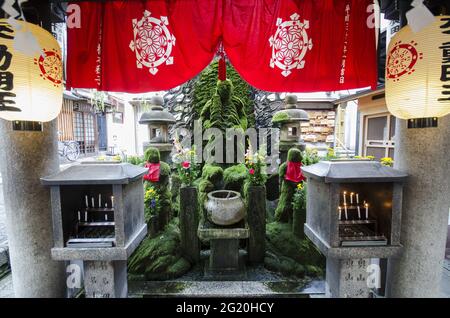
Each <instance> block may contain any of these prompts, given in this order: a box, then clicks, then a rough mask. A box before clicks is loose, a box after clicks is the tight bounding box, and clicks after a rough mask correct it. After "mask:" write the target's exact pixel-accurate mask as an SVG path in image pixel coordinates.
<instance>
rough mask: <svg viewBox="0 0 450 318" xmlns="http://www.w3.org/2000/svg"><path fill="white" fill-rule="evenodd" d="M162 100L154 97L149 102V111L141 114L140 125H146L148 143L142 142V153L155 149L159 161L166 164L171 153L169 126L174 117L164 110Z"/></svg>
mask: <svg viewBox="0 0 450 318" xmlns="http://www.w3.org/2000/svg"><path fill="white" fill-rule="evenodd" d="M163 105H164V99H163V98H162V97H161V96H154V97H152V99H151V100H150V111H149V112H146V113H144V114H142V116H141V119H140V120H139V123H140V124H143V125H148V134H149V141H148V142H144V152H145V150H147V148H149V147H154V148H157V149H158V150H159V152H160V154H161V160H162V161H165V162H168V161H169V159H170V153H171V151H172V143H171V142H170V140H169V125H171V124H174V123H175V122H176V120H175V117H174V116H173V115H172V114H171V113H169V112H168V111H165V110H164V107H163Z"/></svg>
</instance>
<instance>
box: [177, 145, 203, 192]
mask: <svg viewBox="0 0 450 318" xmlns="http://www.w3.org/2000/svg"><path fill="white" fill-rule="evenodd" d="M173 144H174V147H175V154H174V155H173V157H172V161H173V162H174V163H175V164H176V167H177V172H178V175H179V177H180V180H181V183H182V184H183V185H184V186H186V187H191V186H192V185H193V184H194V181H195V179H196V178H197V176H198V173H199V169H198V165H197V163H196V157H195V148H192V149H189V148H183V147H182V145H181V143H180V141H179V139H178V138H175V140H174V142H173Z"/></svg>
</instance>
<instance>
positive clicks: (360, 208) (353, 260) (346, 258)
mask: <svg viewBox="0 0 450 318" xmlns="http://www.w3.org/2000/svg"><path fill="white" fill-rule="evenodd" d="M303 173H304V174H305V176H306V177H307V178H308V193H307V216H306V224H305V234H306V235H307V236H308V237H309V239H311V241H312V242H313V243H314V244H315V245H316V246H317V247H318V248H319V249H320V251H321V252H322V253H323V254H324V255H325V256H326V258H327V270H326V281H327V284H326V293H327V296H328V297H369V296H370V295H372V294H373V293H376V294H383V293H384V289H385V284H386V279H385V278H384V275H383V273H384V272H385V268H381V269H380V271H377V268H379V267H377V266H379V264H381V265H382V267H384V265H383V264H385V260H387V259H389V258H391V257H395V256H397V255H399V253H400V252H401V250H402V246H401V244H400V221H401V210H402V193H403V182H404V181H405V180H406V178H407V175H406V174H404V173H402V172H400V171H397V170H394V169H392V168H389V167H385V166H382V165H381V164H380V163H379V162H375V161H366V160H360V161H358V160H335V161H324V162H320V163H318V164H315V165H312V166H308V167H304V168H303ZM373 265H375V266H373ZM379 273H380V274H381V275H380V276H376V275H378V274H379ZM378 282H380V284H378Z"/></svg>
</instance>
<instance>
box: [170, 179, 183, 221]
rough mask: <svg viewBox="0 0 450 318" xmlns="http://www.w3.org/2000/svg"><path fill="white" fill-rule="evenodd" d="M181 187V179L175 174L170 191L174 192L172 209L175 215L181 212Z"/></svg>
mask: <svg viewBox="0 0 450 318" xmlns="http://www.w3.org/2000/svg"><path fill="white" fill-rule="evenodd" d="M180 188H181V179H180V177H179V176H178V175H177V174H173V175H172V177H171V183H170V192H171V194H172V209H173V212H174V215H175V216H177V215H179V212H180Z"/></svg>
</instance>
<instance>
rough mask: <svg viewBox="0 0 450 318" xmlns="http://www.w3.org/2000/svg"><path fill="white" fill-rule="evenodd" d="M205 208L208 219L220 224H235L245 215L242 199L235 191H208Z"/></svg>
mask: <svg viewBox="0 0 450 318" xmlns="http://www.w3.org/2000/svg"><path fill="white" fill-rule="evenodd" d="M205 209H206V212H207V216H208V219H209V220H210V221H211V222H213V223H214V224H217V225H221V226H227V225H233V224H236V223H238V222H240V221H241V220H242V219H243V218H244V216H245V205H244V201H243V200H242V197H241V194H240V193H239V192H236V191H229V190H219V191H213V192H210V193H208V200H207V201H206V202H205Z"/></svg>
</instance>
